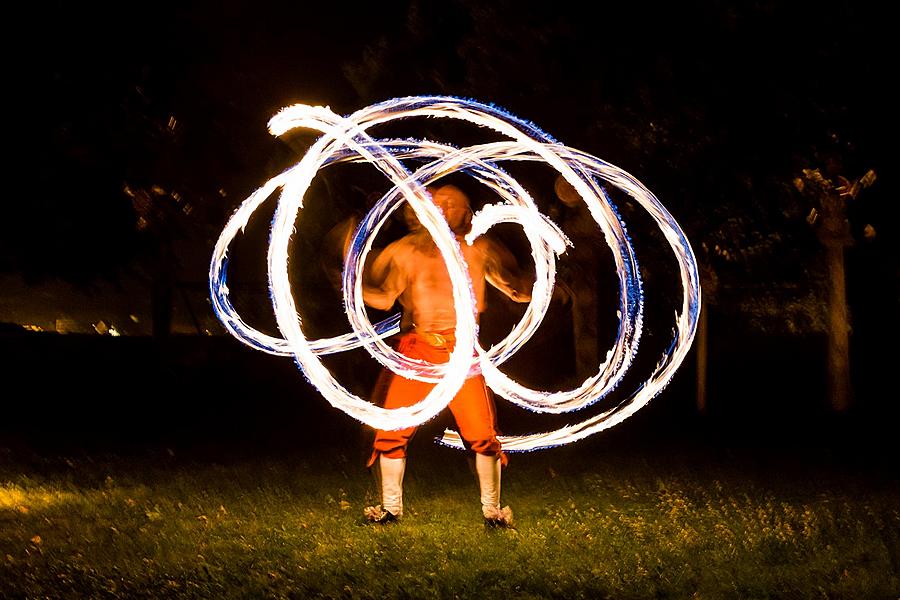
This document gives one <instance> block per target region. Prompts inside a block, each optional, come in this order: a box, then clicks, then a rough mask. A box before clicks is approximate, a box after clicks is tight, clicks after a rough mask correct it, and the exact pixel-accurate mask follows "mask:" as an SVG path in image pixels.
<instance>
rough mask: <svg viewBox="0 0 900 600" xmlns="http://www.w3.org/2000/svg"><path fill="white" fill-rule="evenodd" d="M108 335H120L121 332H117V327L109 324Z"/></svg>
mask: <svg viewBox="0 0 900 600" xmlns="http://www.w3.org/2000/svg"><path fill="white" fill-rule="evenodd" d="M109 335H111V336H113V337H119V336H120V335H122V334H121V333H119V330H118V329H116V328H115V327H112V326H110V328H109Z"/></svg>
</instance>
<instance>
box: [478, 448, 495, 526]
mask: <svg viewBox="0 0 900 600" xmlns="http://www.w3.org/2000/svg"><path fill="white" fill-rule="evenodd" d="M475 471H476V472H477V473H478V484H479V485H480V486H481V510H482V512H483V513H484V516H485V517H488V516H491V515H493V514H496V512H497V510H498V509H499V508H500V457H499V456H487V455H484V454H476V455H475Z"/></svg>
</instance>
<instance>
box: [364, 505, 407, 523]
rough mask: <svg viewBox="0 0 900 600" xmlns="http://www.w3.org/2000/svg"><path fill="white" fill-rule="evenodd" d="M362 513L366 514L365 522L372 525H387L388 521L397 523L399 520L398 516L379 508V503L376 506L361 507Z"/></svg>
mask: <svg viewBox="0 0 900 600" xmlns="http://www.w3.org/2000/svg"><path fill="white" fill-rule="evenodd" d="M363 513H364V514H365V515H366V522H368V523H371V524H373V525H387V524H389V523H397V522H399V521H400V517H399V516H397V515H395V514H394V513H392V512H391V511H389V510H384V509H383V508H381V505H380V504H379V505H377V506H367V507H366V508H364V509H363Z"/></svg>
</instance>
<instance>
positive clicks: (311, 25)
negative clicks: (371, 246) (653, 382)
mask: <svg viewBox="0 0 900 600" xmlns="http://www.w3.org/2000/svg"><path fill="white" fill-rule="evenodd" d="M304 4H305V3H272V4H267V3H246V4H243V5H237V4H232V3H228V4H226V5H225V6H224V7H223V6H219V5H218V4H216V3H188V4H187V5H186V6H180V7H176V8H169V7H165V6H163V5H162V4H159V3H151V4H147V5H140V6H130V7H118V8H117V9H116V10H115V11H114V12H110V11H109V10H108V9H100V8H88V7H85V6H79V5H70V4H66V3H58V4H56V5H55V6H51V7H43V6H42V7H40V8H35V9H29V10H32V11H34V14H33V15H32V17H33V19H32V20H31V21H29V22H34V23H40V28H37V27H30V26H25V27H22V28H21V30H20V31H19V32H18V34H17V40H16V41H18V42H19V45H20V47H21V52H20V53H19V55H18V65H17V67H16V68H15V70H14V73H15V77H16V79H17V83H18V85H17V86H16V90H17V93H16V98H15V100H17V101H20V102H21V103H22V105H21V107H20V108H19V111H18V113H17V114H15V115H10V117H9V118H10V120H11V121H13V123H12V125H13V130H14V131H16V133H17V134H21V136H22V138H21V140H22V142H21V145H18V146H17V148H20V152H21V157H20V158H22V159H23V160H22V164H21V170H19V169H16V170H15V171H13V173H11V176H12V177H16V173H20V174H24V175H26V177H21V176H19V177H16V178H17V180H18V181H17V182H16V183H14V184H13V187H14V189H16V190H17V194H16V195H15V196H13V197H12V198H15V199H17V201H12V202H10V203H11V204H13V205H14V206H13V207H12V210H13V212H12V215H11V217H9V218H7V219H4V222H3V224H2V226H3V231H2V239H0V273H3V274H5V276H7V277H10V276H16V275H22V276H23V277H24V278H25V282H26V285H27V286H30V285H39V284H41V283H42V282H43V283H46V282H47V281H56V280H60V279H61V280H63V281H68V282H71V283H72V285H75V286H81V287H85V286H86V287H90V286H92V285H96V282H98V281H99V282H112V284H113V285H115V284H116V282H121V281H122V279H123V278H125V277H127V276H128V274H129V273H135V272H137V273H140V274H142V276H145V277H146V276H147V275H146V271H147V267H146V265H145V262H146V256H147V255H148V252H149V253H151V254H152V252H153V249H152V247H153V240H152V238H149V239H148V236H147V235H146V232H144V233H141V232H139V231H137V228H136V226H135V225H136V222H137V220H138V217H139V215H138V214H136V212H135V208H134V207H133V204H132V201H131V200H130V199H129V198H128V197H127V196H126V194H125V193H123V188H124V187H125V186H126V185H127V186H129V188H131V189H146V190H149V189H152V186H159V187H160V188H162V189H163V190H164V191H165V192H166V193H168V194H171V193H172V192H175V193H177V194H178V197H179V198H180V202H181V203H182V204H178V203H176V204H177V206H176V209H181V208H183V204H190V209H191V211H192V212H191V214H190V215H188V216H187V217H185V216H184V215H183V214H181V215H178V216H175V217H171V216H169V217H166V218H165V220H164V221H162V222H163V225H162V226H161V227H162V231H164V235H166V236H172V238H173V239H176V240H177V248H176V255H177V256H176V259H177V262H178V265H179V267H178V272H177V274H176V277H177V278H178V279H179V280H180V281H184V282H189V283H191V285H201V284H202V283H203V278H204V277H205V268H206V262H207V260H208V258H207V257H208V251H209V247H210V244H211V242H212V240H213V239H214V237H215V236H216V235H217V233H218V229H219V228H221V226H222V224H224V220H225V218H226V217H227V215H228V214H229V213H230V211H231V210H233V208H234V207H235V206H236V205H237V203H238V202H239V201H240V199H242V198H243V197H244V196H246V194H248V193H249V192H250V191H251V190H252V189H254V188H255V187H256V186H258V185H260V184H261V183H262V182H263V181H264V180H265V178H267V177H269V176H271V175H272V174H274V172H275V171H276V170H277V169H280V168H283V167H284V166H286V165H287V164H289V162H290V161H292V160H295V159H296V154H295V153H294V152H293V151H292V150H290V149H289V147H288V146H287V145H286V144H284V143H282V142H280V141H277V140H274V139H272V138H270V136H268V134H267V133H266V131H265V123H266V121H267V119H268V118H269V117H270V116H271V115H272V114H273V113H274V112H275V111H277V109H278V108H280V107H282V106H286V105H288V104H291V103H293V102H305V103H311V104H327V105H330V106H331V107H332V108H333V109H334V110H336V111H338V112H342V113H347V112H351V111H353V110H356V109H358V108H360V107H362V106H365V105H367V104H369V103H372V102H375V101H379V100H383V99H386V98H389V97H394V96H402V95H413V94H422V93H437V94H452V95H458V96H464V97H471V98H476V99H479V100H482V101H487V102H492V103H495V104H497V105H499V106H502V107H505V108H507V109H509V110H510V111H512V112H513V113H514V114H518V115H520V116H523V117H525V118H528V119H530V120H533V121H534V122H535V123H537V124H538V125H539V126H541V127H542V128H544V129H545V130H546V131H548V132H550V133H551V134H552V135H554V136H555V137H556V138H557V139H559V140H560V141H562V142H564V143H567V144H569V145H571V146H575V147H577V148H580V149H583V150H586V151H588V152H590V153H592V154H595V155H597V156H600V157H601V158H604V159H606V160H608V161H610V162H612V163H614V164H617V165H619V166H621V167H623V168H625V169H626V170H628V171H630V172H632V173H634V174H635V175H637V176H638V177H639V178H640V179H641V180H642V181H644V182H645V183H646V184H647V185H648V186H649V187H650V188H651V189H653V190H654V191H656V192H657V194H658V195H659V196H660V198H661V199H662V200H663V202H664V203H665V204H666V205H667V206H668V207H669V208H670V210H672V212H673V213H674V214H675V215H676V217H677V218H679V220H680V221H681V222H682V223H683V225H684V227H685V229H686V231H687V233H688V235H689V237H690V238H691V240H692V242H693V243H694V245H695V247H696V248H697V249H698V253H700V254H701V258H704V259H707V260H709V261H710V262H711V263H712V264H713V266H714V267H715V268H717V269H719V270H720V272H721V275H722V277H724V278H725V279H726V280H727V281H731V282H733V283H735V284H737V285H740V284H741V283H742V282H745V283H751V284H752V283H756V282H757V280H759V279H760V278H766V277H769V276H771V277H776V278H780V279H784V280H790V279H791V278H800V279H798V280H801V279H802V277H801V276H800V274H801V273H802V272H804V269H805V266H804V265H805V263H804V262H803V261H804V260H806V258H804V257H807V258H808V255H810V253H812V252H813V250H812V249H811V248H813V247H814V238H813V237H812V235H811V234H810V232H809V231H808V227H807V226H806V224H805V221H804V217H805V215H806V212H807V211H808V208H809V207H808V206H807V205H804V204H803V203H802V201H801V200H799V199H798V198H797V197H796V196H795V195H794V194H793V193H792V192H791V189H790V181H791V179H792V178H793V177H794V176H796V175H797V173H798V172H799V170H800V169H801V168H802V167H806V166H814V167H817V166H823V165H824V164H825V163H826V162H827V160H828V159H829V158H832V157H835V158H839V159H840V160H841V161H842V163H841V172H842V173H845V174H846V175H847V176H848V177H851V178H853V177H859V176H861V175H862V174H863V173H864V172H865V171H866V170H867V169H869V168H874V169H875V170H876V172H877V174H878V178H879V179H878V181H877V183H876V185H875V186H874V187H873V188H871V190H867V191H865V192H864V193H863V195H862V200H860V201H859V202H857V203H856V205H855V206H854V207H853V208H852V211H853V212H852V214H851V218H852V222H851V224H852V227H853V228H854V233H856V234H857V235H861V232H862V230H863V228H864V226H865V225H866V224H872V225H874V227H875V229H876V231H877V232H878V235H877V236H876V238H875V241H874V242H871V243H868V245H866V246H864V247H862V249H861V250H859V251H858V252H857V253H858V254H859V255H861V256H864V260H862V262H863V263H865V264H868V263H870V262H871V263H873V264H875V263H877V265H879V266H877V268H874V267H870V266H866V267H865V269H861V270H860V271H859V272H861V273H863V275H861V277H864V278H872V277H874V278H881V279H882V280H884V282H885V283H884V284H883V285H882V286H881V288H879V291H878V293H879V294H881V295H882V296H883V297H884V298H893V299H895V298H896V291H895V290H896V265H897V248H898V243H897V239H898V234H897V225H896V220H895V219H894V215H896V208H895V206H896V201H895V198H896V182H895V178H894V176H893V172H892V170H891V167H892V165H889V164H888V162H887V161H888V152H887V148H888V147H889V146H888V136H889V133H888V132H889V130H890V129H891V127H890V124H891V123H892V119H891V117H892V111H893V107H894V106H895V101H894V96H893V95H891V94H889V93H888V87H889V80H890V79H891V75H892V73H893V71H894V70H895V68H894V66H893V64H892V62H893V56H892V53H891V51H890V50H891V48H892V46H893V44H892V43H891V37H890V35H891V32H890V31H889V29H888V27H889V23H890V20H889V19H887V18H886V15H885V13H884V12H883V9H879V8H876V3H874V2H873V3H858V2H849V1H848V2H836V3H830V4H826V5H822V4H810V5H809V6H798V5H796V4H794V3H791V5H790V6H782V5H781V3H768V2H752V3H748V4H744V5H742V6H741V7H736V6H732V5H730V4H727V3H721V2H710V3H704V4H702V5H692V6H688V7H685V6H681V5H675V4H669V5H668V6H666V7H662V8H658V7H653V8H651V7H649V6H630V5H629V6H626V4H627V3H620V4H609V5H597V6H594V7H592V8H587V9H584V10H575V9H574V8H571V7H568V5H566V4H565V3H534V5H531V6H529V5H525V4H522V3H515V2H511V1H504V2H499V3H489V6H485V5H484V3H480V2H475V1H468V0H457V1H454V2H444V3H440V4H437V3H429V2H398V3H385V4H383V5H381V4H375V3H365V4H363V3H361V4H360V5H359V6H355V5H351V4H343V3H333V4H329V5H327V6H319V7H318V8H316V9H315V11H314V12H312V13H309V12H307V10H306V8H305V6H304ZM38 13H40V14H38ZM423 127H425V126H423ZM25 128H27V131H26V130H25ZM20 186H21V190H20ZM176 212H177V211H176ZM773 233H777V234H778V236H773ZM776 237H777V238H778V239H777V241H776V242H771V240H773V239H775V238H776ZM860 239H861V238H860ZM760 240H763V242H764V243H760ZM767 240H768V241H767ZM811 240H813V241H811ZM717 244H718V245H720V247H721V248H725V249H731V250H732V252H731V254H732V256H734V255H736V254H737V255H740V254H741V253H742V252H744V251H746V252H744V254H746V255H747V256H749V257H750V258H747V257H746V256H745V258H744V259H741V260H737V261H735V260H733V259H732V260H726V259H724V258H722V256H721V255H719V254H717V253H715V252H714V251H713V250H712V248H714V247H715V246H716V245H717ZM148 247H149V248H150V249H148ZM760 248H762V250H760ZM760 252H762V254H763V256H764V258H763V259H758V258H756V259H754V258H753V256H758V255H759V253H760ZM786 255H790V256H794V255H796V256H797V258H796V261H795V262H796V264H797V265H800V266H797V267H796V268H795V269H794V270H793V271H792V270H791V268H788V267H784V264H787V263H790V262H791V261H790V260H780V259H781V258H783V257H784V256H786ZM776 259H779V260H776ZM142 260H143V261H145V262H144V263H142V262H141V261H142ZM760 260H761V262H762V263H763V266H760ZM754 261H756V262H754ZM782 263H784V264H782ZM142 264H144V266H141V265H142ZM136 265H137V266H136ZM776 265H777V266H776ZM729 278H730V279H729ZM742 278H745V279H742ZM60 300H64V299H60ZM880 302H884V300H880ZM0 320H2V319H0Z"/></svg>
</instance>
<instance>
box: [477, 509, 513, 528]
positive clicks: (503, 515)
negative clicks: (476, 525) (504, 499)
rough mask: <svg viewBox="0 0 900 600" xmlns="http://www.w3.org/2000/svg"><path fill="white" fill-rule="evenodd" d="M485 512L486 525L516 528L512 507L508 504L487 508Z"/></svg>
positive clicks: (489, 526) (488, 526)
mask: <svg viewBox="0 0 900 600" xmlns="http://www.w3.org/2000/svg"><path fill="white" fill-rule="evenodd" d="M482 512H483V513H484V526H485V527H487V528H489V529H515V528H516V527H515V525H513V515H512V509H511V508H510V507H508V506H504V507H503V508H486V509H483V511H482Z"/></svg>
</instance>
